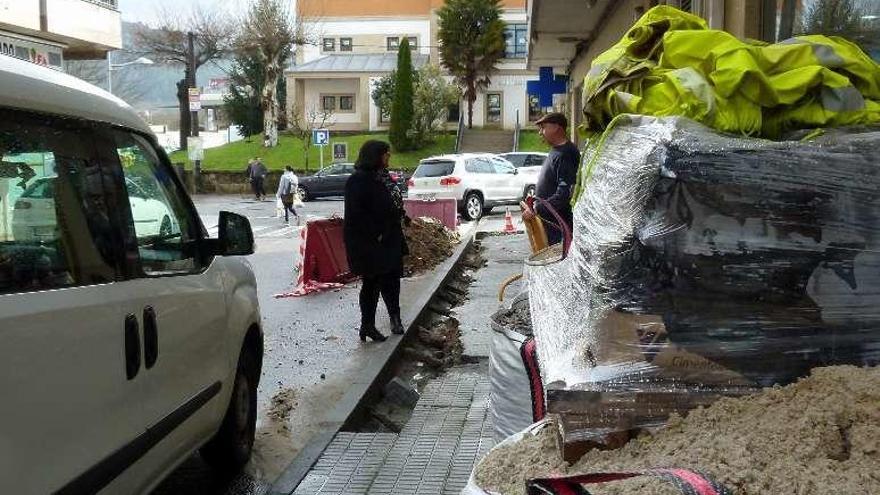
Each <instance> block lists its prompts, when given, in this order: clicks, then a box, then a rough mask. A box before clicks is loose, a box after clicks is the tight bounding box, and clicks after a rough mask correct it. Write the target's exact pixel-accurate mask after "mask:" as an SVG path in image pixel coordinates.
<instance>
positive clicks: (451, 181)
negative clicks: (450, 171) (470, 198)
mask: <svg viewBox="0 0 880 495" xmlns="http://www.w3.org/2000/svg"><path fill="white" fill-rule="evenodd" d="M457 184H461V179H460V178H458V177H443V178H442V179H440V185H441V186H454V185H457Z"/></svg>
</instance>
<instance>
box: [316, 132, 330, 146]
mask: <svg viewBox="0 0 880 495" xmlns="http://www.w3.org/2000/svg"><path fill="white" fill-rule="evenodd" d="M312 144H314V145H315V146H327V145H328V144H330V131H329V130H328V129H312Z"/></svg>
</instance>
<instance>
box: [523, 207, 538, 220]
mask: <svg viewBox="0 0 880 495" xmlns="http://www.w3.org/2000/svg"><path fill="white" fill-rule="evenodd" d="M536 216H537V215H535V210H533V209H531V208H526V209H524V210H523V212H522V219H523V221H524V222H528V221H531V220H534V219H535V217H536Z"/></svg>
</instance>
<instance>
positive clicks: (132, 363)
mask: <svg viewBox="0 0 880 495" xmlns="http://www.w3.org/2000/svg"><path fill="white" fill-rule="evenodd" d="M0 87H2V88H3V91H2V92H0V171H6V172H5V173H2V174H0V396H2V397H3V407H2V408H0V424H2V425H3V427H2V432H0V458H2V461H0V493H22V494H24V493H34V494H36V493H102V494H147V493H150V492H151V490H152V489H153V488H154V487H155V486H156V485H158V484H159V483H160V482H161V480H162V477H163V476H165V475H166V473H169V472H171V471H172V470H173V469H174V468H175V467H176V466H177V465H178V464H179V463H181V462H183V461H184V460H186V459H187V458H188V457H190V455H191V454H192V453H193V452H195V451H197V450H199V451H201V453H202V456H203V458H204V459H205V460H206V461H207V462H209V463H210V464H212V465H214V466H216V467H217V468H219V469H220V470H222V472H223V473H224V474H225V473H230V472H234V471H235V470H238V469H241V468H242V467H243V466H244V465H245V463H246V462H247V461H248V459H249V457H250V454H251V450H252V447H253V441H254V432H255V427H256V416H257V402H256V401H257V387H258V385H259V379H260V374H261V369H262V359H263V333H262V331H261V328H260V308H259V303H258V300H257V287H256V281H255V278H254V274H253V272H252V270H251V268H250V265H249V264H248V263H247V262H246V261H245V260H244V259H243V258H241V257H240V256H241V255H247V254H250V253H252V252H253V249H254V240H253V232H252V230H251V228H250V224H249V223H248V220H247V219H246V218H244V217H242V216H239V215H236V214H234V213H229V212H221V213H220V218H219V225H220V234H219V238H213V239H212V238H208V237H207V234H206V230H205V228H204V226H203V225H202V222H201V220H200V218H199V215H198V214H197V212H196V210H195V207H194V206H193V203H192V201H191V199H190V198H189V196H188V195H187V193H186V191H185V190H184V188H183V186H182V184H181V182H180V180H179V179H178V177H177V175H176V174H175V172H174V170H173V169H172V167H171V164H170V163H169V161H168V157H167V155H166V154H165V152H164V151H162V149H161V148H160V147H159V145H158V144H157V142H156V138H155V136H154V135H153V134H152V133H151V132H150V129H149V127H148V126H147V125H146V124H145V123H144V122H143V121H142V120H141V119H140V118H139V117H138V116H137V114H136V113H135V111H134V110H132V109H131V107H129V106H128V105H127V104H125V103H124V102H123V101H122V100H119V99H118V98H116V97H114V96H112V95H110V94H109V93H106V92H104V91H102V90H101V89H99V88H96V87H94V86H92V85H90V84H88V83H86V82H84V81H82V80H80V79H77V78H74V77H72V76H69V75H66V74H63V73H61V72H58V71H55V70H52V69H48V68H44V67H40V66H37V65H35V64H31V63H29V62H25V61H21V60H18V59H14V58H11V57H7V56H3V55H0ZM23 167H26V168H27V169H28V170H29V172H28V174H26V176H25V178H24V179H23V180H22V176H19V177H10V175H12V174H11V173H10V171H14V170H17V169H21V168H23ZM25 204H30V208H28V207H25ZM16 205H17V206H16ZM166 216H167V217H169V219H170V224H171V228H170V232H169V230H168V229H166V228H163V223H164V218H165V217H166ZM166 225H167V224H166ZM22 232H25V233H24V234H22Z"/></svg>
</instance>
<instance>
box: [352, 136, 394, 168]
mask: <svg viewBox="0 0 880 495" xmlns="http://www.w3.org/2000/svg"><path fill="white" fill-rule="evenodd" d="M389 151H391V146H389V145H388V143H386V142H385V141H378V140H375V139H371V140H369V141H367V142H366V143H364V144H363V146H361V150H360V152H359V153H358V157H357V161H356V162H355V164H354V166H355V168H358V169H360V170H366V171H367V172H375V171H376V170H380V169H381V168H382V157H383V156H385V153H388V152H389Z"/></svg>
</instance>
